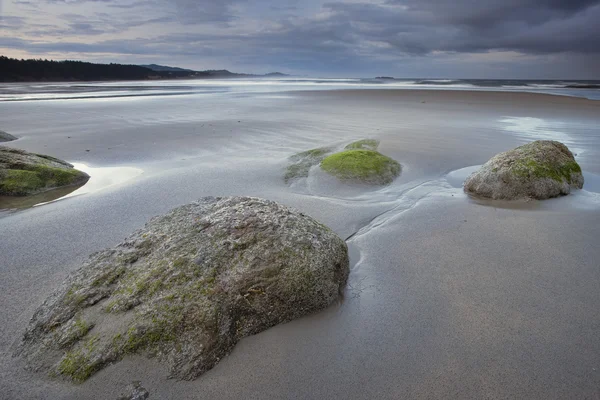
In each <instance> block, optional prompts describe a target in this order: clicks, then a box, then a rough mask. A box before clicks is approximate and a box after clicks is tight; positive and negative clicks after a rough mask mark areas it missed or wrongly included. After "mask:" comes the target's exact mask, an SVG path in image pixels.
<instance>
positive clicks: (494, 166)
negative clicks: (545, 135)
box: [464, 140, 583, 200]
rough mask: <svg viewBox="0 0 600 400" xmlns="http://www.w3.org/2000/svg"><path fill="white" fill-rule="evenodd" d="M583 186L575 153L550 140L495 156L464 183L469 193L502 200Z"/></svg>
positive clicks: (546, 195)
mask: <svg viewBox="0 0 600 400" xmlns="http://www.w3.org/2000/svg"><path fill="white" fill-rule="evenodd" d="M582 187H583V175H582V173H581V168H580V167H579V165H578V164H577V162H576V161H575V157H573V153H571V151H569V149H568V148H567V146H565V145H564V144H562V143H560V142H556V141H551V140H538V141H535V142H532V143H529V144H526V145H524V146H520V147H517V148H516V149H513V150H510V151H507V152H505V153H500V154H498V155H496V156H495V157H493V158H492V159H491V160H489V161H488V162H487V163H485V165H483V167H481V169H480V170H479V171H477V172H475V173H473V174H472V175H471V176H469V177H468V178H467V180H466V181H465V184H464V190H465V192H466V193H468V194H471V195H475V196H479V197H484V198H490V199H502V200H517V199H527V198H532V199H538V200H543V199H548V198H552V197H558V196H562V195H567V194H569V193H570V192H571V189H581V188H582Z"/></svg>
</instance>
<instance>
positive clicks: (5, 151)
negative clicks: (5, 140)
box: [0, 147, 90, 196]
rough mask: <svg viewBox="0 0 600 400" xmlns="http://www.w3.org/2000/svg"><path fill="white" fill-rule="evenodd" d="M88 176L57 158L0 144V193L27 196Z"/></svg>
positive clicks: (85, 180) (84, 178)
mask: <svg viewBox="0 0 600 400" xmlns="http://www.w3.org/2000/svg"><path fill="white" fill-rule="evenodd" d="M88 179H90V177H89V175H88V174H86V173H84V172H81V171H78V170H76V169H74V168H73V166H72V165H71V164H69V163H67V162H65V161H62V160H59V159H58V158H54V157H50V156H45V155H41V154H33V153H28V152H26V151H23V150H18V149H11V148H8V147H0V195H4V196H27V195H31V194H36V193H40V192H45V191H47V190H50V189H56V188H59V187H65V186H75V185H83V184H84V183H86V182H87V181H88Z"/></svg>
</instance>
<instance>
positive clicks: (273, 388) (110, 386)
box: [0, 89, 600, 399]
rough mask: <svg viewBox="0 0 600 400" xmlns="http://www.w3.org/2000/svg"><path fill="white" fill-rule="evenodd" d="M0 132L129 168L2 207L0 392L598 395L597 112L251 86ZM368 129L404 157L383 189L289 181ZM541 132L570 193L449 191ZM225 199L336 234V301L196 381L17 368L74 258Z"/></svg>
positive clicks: (25, 144)
mask: <svg viewBox="0 0 600 400" xmlns="http://www.w3.org/2000/svg"><path fill="white" fill-rule="evenodd" d="M0 121H1V124H2V125H1V126H0V129H1V130H4V131H6V132H9V133H11V134H13V135H15V136H17V137H19V139H18V140H17V141H14V142H9V143H4V144H3V145H6V146H10V147H17V148H21V149H24V150H27V151H31V152H37V153H44V154H49V155H52V156H55V157H59V158H61V159H64V160H67V161H69V162H71V163H80V164H84V165H85V166H88V167H90V168H96V169H102V168H125V170H123V171H124V172H123V173H124V174H125V175H124V176H125V177H124V178H123V179H118V177H117V178H115V179H114V181H111V182H109V183H107V184H105V185H99V186H98V188H97V190H94V191H88V192H87V193H84V194H81V195H76V196H72V197H70V198H67V199H63V200H59V201H56V202H52V203H49V204H44V205H41V206H37V207H33V208H27V209H22V210H19V211H7V210H4V211H0V237H1V239H0V304H2V307H0V357H1V359H0V398H2V399H24V398H32V399H33V398H35V399H116V398H117V397H118V396H119V394H120V393H121V392H122V391H123V390H124V388H125V387H126V386H127V385H128V384H129V383H130V382H132V381H141V383H142V385H143V386H144V387H145V388H146V389H147V390H148V391H149V392H150V397H149V398H150V399H171V398H172V399H238V398H242V397H243V398H250V399H267V398H268V399H275V398H278V399H279V398H297V399H305V398H352V399H373V398H389V399H398V398H408V399H421V398H422V399H437V398H465V399H483V398H489V399H503V398H513V399H565V398H570V399H595V398H600V307H598V304H600V268H599V265H600V262H599V261H598V260H600V246H599V244H600V241H599V239H598V238H599V237H600V102H599V101H594V100H587V99H582V98H574V97H567V96H554V95H547V94H534V93H515V92H484V91H477V92H476V91H452V90H443V91H438V90H374V89H368V90H305V91H294V92H285V91H270V90H267V89H265V90H264V91H254V92H243V91H229V92H216V91H215V92H210V93H194V94H191V95H170V96H160V95H153V96H140V97H126V98H116V97H115V98H110V97H107V98H98V99H61V100H52V101H35V100H34V101H14V102H2V103H0ZM363 138H376V139H379V140H380V141H381V146H380V151H381V152H382V153H383V154H385V155H387V156H390V157H392V158H394V159H395V160H398V161H399V162H400V163H401V164H402V167H403V170H402V174H401V176H400V177H399V178H398V179H396V180H395V181H394V182H393V183H392V184H391V185H389V186H385V187H382V188H373V187H365V186H351V185H345V184H341V183H339V182H337V181H335V179H333V178H331V177H328V176H323V174H319V173H318V171H317V172H314V173H313V172H311V175H309V177H308V178H307V179H304V180H301V181H298V182H296V183H294V184H292V185H287V184H286V183H285V182H284V180H283V178H282V177H283V173H284V170H285V167H286V165H287V163H288V162H287V159H288V157H289V156H291V155H293V154H294V153H297V152H299V151H303V150H308V149H312V148H315V147H319V146H329V145H343V144H344V143H348V142H351V141H353V140H357V139H363ZM537 139H552V140H558V141H561V142H563V143H564V144H566V145H567V146H569V148H570V149H571V150H572V151H573V153H576V159H577V161H578V162H579V164H580V165H581V167H582V169H583V173H584V177H585V179H586V183H585V186H584V189H583V190H581V191H577V192H575V193H573V194H571V195H569V196H566V197H562V198H557V199H553V200H547V201H544V202H537V201H533V202H529V203H522V204H518V205H516V206H515V205H514V204H513V205H510V204H506V203H502V202H491V201H490V202H482V201H475V200H473V199H470V198H469V197H468V196H466V195H465V194H464V193H463V191H462V181H463V180H464V179H465V178H466V176H467V175H468V173H470V172H471V171H473V167H476V166H479V165H482V164H483V163H485V162H486V161H487V160H488V159H489V158H490V157H492V156H493V155H495V154H497V153H499V152H502V151H506V150H509V149H511V148H514V147H516V146H519V145H521V144H524V143H527V142H530V141H533V140H537ZM134 170H135V171H134ZM136 171H138V172H136ZM118 174H119V171H118V170H113V171H112V172H111V174H109V175H112V176H115V177H116V176H117V175H118ZM90 175H92V177H93V176H94V175H93V174H92V173H91V174H90ZM226 195H245V196H257V197H263V198H267V199H271V200H275V201H278V202H281V203H283V204H285V205H288V206H292V207H295V208H297V209H299V210H301V211H302V212H305V213H306V214H308V215H310V216H312V217H314V218H316V219H317V220H319V221H321V222H323V223H324V224H326V225H327V226H329V227H331V228H332V229H333V230H334V231H335V232H336V233H337V234H338V235H340V237H342V238H343V239H346V240H347V243H348V246H349V248H350V254H351V264H350V267H351V273H350V277H349V282H348V287H347V290H346V293H345V295H344V298H343V300H342V301H341V302H340V303H339V304H337V305H335V306H333V307H331V308H329V309H327V310H325V311H324V312H321V313H318V314H315V315H311V316H308V317H305V318H301V319H299V320H295V321H293V322H291V323H288V324H284V325H279V326H276V327H274V328H272V329H269V330H267V331H265V332H263V333H261V334H258V335H255V336H252V337H248V338H246V339H244V340H242V341H241V342H240V343H238V345H237V346H236V347H235V349H234V351H233V352H232V353H231V354H230V355H229V356H228V357H226V358H225V359H223V360H222V361H221V362H220V363H219V364H218V365H217V366H216V367H215V368H214V369H212V370H211V371H209V372H208V373H206V374H204V375H203V376H201V377H200V378H198V379H196V380H194V381H176V380H171V379H167V375H168V371H167V370H166V368H165V367H164V366H162V365H160V363H158V362H157V360H155V359H150V360H149V359H147V358H144V357H143V356H134V357H127V358H125V359H124V360H123V361H121V362H118V363H116V364H114V365H111V366H109V367H107V368H105V369H104V370H102V371H100V372H99V373H97V374H96V375H94V376H93V377H92V378H91V379H89V380H88V381H86V382H85V383H83V384H80V385H74V384H71V383H67V382H63V381H60V380H55V379H51V378H49V377H47V376H44V375H42V374H37V373H33V372H29V371H26V370H25V369H24V367H23V364H22V361H21V360H20V359H18V358H13V357H12V354H13V352H14V350H15V348H16V346H17V345H18V343H19V341H20V338H21V335H22V333H23V331H24V329H25V328H26V326H27V323H28V321H29V319H30V318H31V316H32V314H33V312H34V310H35V309H36V308H37V307H38V306H39V305H40V304H41V303H42V302H43V301H44V299H45V298H46V297H47V296H49V295H50V294H51V293H52V291H53V290H55V289H56V288H57V287H58V286H59V285H60V283H61V282H62V281H63V280H64V279H65V278H66V277H67V276H68V275H69V274H70V273H72V272H73V271H74V270H76V269H77V268H78V267H79V266H80V265H81V264H82V262H83V261H84V260H86V259H87V257H88V255H89V254H91V253H93V252H95V251H99V250H101V249H104V248H106V247H110V246H114V245H116V244H117V243H119V242H120V241H121V240H122V239H123V238H125V237H126V236H127V235H128V234H130V233H131V232H133V231H134V230H136V229H138V228H140V227H142V226H143V225H144V223H145V222H146V221H147V220H148V219H149V218H151V217H152V216H155V215H159V214H163V213H165V212H167V211H168V210H170V209H172V208H174V207H176V206H179V205H182V204H186V203H189V202H191V201H193V200H195V199H198V198H200V197H203V196H226Z"/></svg>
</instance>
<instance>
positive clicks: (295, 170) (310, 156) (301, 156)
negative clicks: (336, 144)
mask: <svg viewBox="0 0 600 400" xmlns="http://www.w3.org/2000/svg"><path fill="white" fill-rule="evenodd" d="M332 151H333V148H331V147H319V148H316V149H311V150H306V151H303V152H301V153H297V154H294V155H293V156H291V157H290V158H289V160H290V162H291V164H290V165H288V167H287V168H286V171H285V175H284V176H283V179H284V180H285V182H286V183H289V182H290V181H292V180H294V179H298V178H306V177H307V176H308V172H309V171H310V169H311V168H312V167H313V166H315V165H318V164H319V163H320V162H321V161H323V159H324V158H325V157H327V154H330V153H331V152H332Z"/></svg>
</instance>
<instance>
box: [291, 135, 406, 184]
mask: <svg viewBox="0 0 600 400" xmlns="http://www.w3.org/2000/svg"><path fill="white" fill-rule="evenodd" d="M378 147H379V141H378V140H376V139H361V140H358V141H355V142H352V143H350V144H348V145H346V146H345V147H344V150H343V151H341V152H337V153H333V152H334V149H333V148H332V147H321V148H316V149H312V150H308V151H304V152H301V153H298V154H295V155H293V156H292V157H290V161H292V164H290V165H289V166H288V167H287V170H286V173H285V176H284V180H285V181H286V183H289V181H291V180H294V179H297V178H305V177H308V174H309V171H310V169H311V168H312V167H313V166H315V165H320V166H321V168H322V169H323V170H324V171H325V172H327V173H328V174H330V175H333V176H335V177H336V178H338V179H339V180H341V181H343V182H347V183H353V182H354V183H363V184H370V185H388V184H390V183H392V182H393V180H394V179H395V178H396V177H397V176H398V175H400V172H401V171H402V166H401V165H400V164H399V163H398V162H396V161H395V160H393V159H391V158H389V157H387V156H384V155H383V154H381V153H379V152H378V151H377V148H378Z"/></svg>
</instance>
